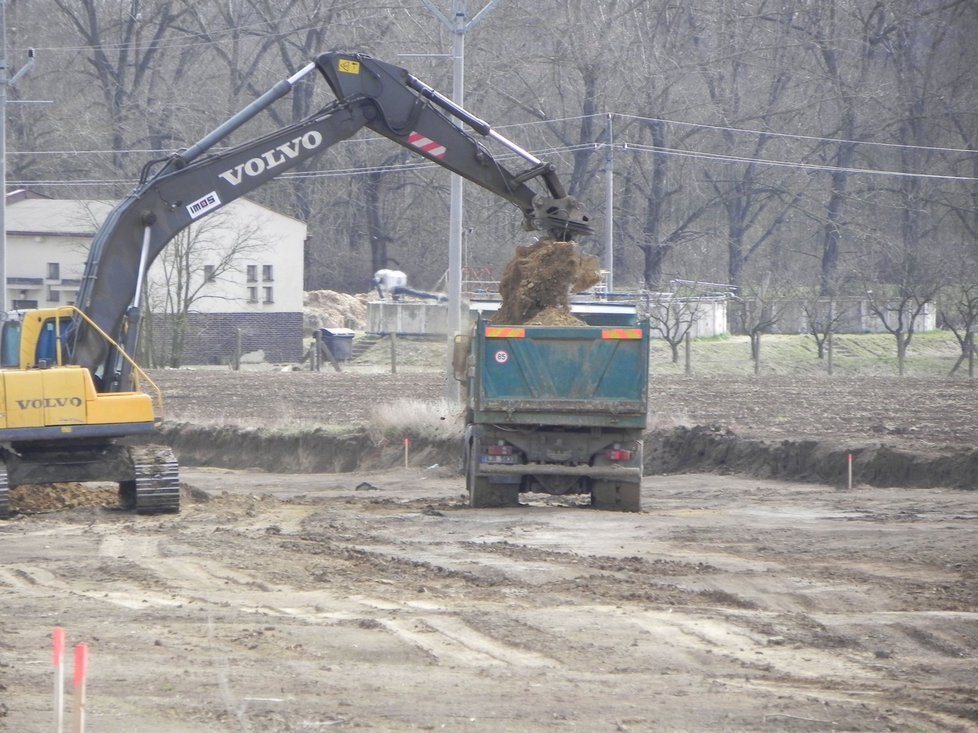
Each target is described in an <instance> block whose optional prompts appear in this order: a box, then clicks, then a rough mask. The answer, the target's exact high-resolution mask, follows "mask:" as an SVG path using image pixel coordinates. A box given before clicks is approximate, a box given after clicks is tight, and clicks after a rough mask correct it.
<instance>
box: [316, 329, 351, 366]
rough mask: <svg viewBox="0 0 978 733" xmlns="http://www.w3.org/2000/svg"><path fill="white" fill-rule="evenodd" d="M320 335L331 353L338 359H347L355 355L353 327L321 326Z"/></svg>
mask: <svg viewBox="0 0 978 733" xmlns="http://www.w3.org/2000/svg"><path fill="white" fill-rule="evenodd" d="M319 333H320V337H321V338H322V340H323V343H324V344H326V348H328V349H329V353H331V354H332V355H333V358H334V359H336V361H347V360H348V359H350V358H351V357H352V356H353V335H354V333H355V332H354V330H353V329H352V328H321V329H319Z"/></svg>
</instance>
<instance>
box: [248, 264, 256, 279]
mask: <svg viewBox="0 0 978 733" xmlns="http://www.w3.org/2000/svg"><path fill="white" fill-rule="evenodd" d="M248 282H250V283H254V282H258V265H248Z"/></svg>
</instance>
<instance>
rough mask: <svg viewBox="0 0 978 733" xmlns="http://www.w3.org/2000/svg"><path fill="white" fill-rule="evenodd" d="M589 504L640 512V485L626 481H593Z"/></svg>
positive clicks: (603, 507)
mask: <svg viewBox="0 0 978 733" xmlns="http://www.w3.org/2000/svg"><path fill="white" fill-rule="evenodd" d="M591 506H592V507H594V508H595V509H610V510H613V511H619V512H640V511H642V485H641V484H636V483H630V482H626V481H621V482H619V481H595V482H594V483H593V485H592V486H591Z"/></svg>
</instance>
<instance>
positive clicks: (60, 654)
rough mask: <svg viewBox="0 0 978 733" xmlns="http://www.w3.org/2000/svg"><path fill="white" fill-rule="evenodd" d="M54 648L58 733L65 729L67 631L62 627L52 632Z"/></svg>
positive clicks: (55, 704) (55, 716)
mask: <svg viewBox="0 0 978 733" xmlns="http://www.w3.org/2000/svg"><path fill="white" fill-rule="evenodd" d="M51 641H52V642H53V646H54V725H55V728H54V729H55V731H56V732H57V733H62V732H63V731H64V727H65V684H64V679H65V630H64V629H62V628H61V627H60V626H59V627H57V628H55V629H54V630H53V631H52V632H51Z"/></svg>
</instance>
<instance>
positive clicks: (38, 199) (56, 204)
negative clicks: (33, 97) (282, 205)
mask: <svg viewBox="0 0 978 733" xmlns="http://www.w3.org/2000/svg"><path fill="white" fill-rule="evenodd" d="M116 203H118V202H116V201H101V200H97V199H52V198H46V197H43V196H39V195H37V194H33V193H32V192H27V191H12V192H10V193H8V194H7V208H6V213H5V221H6V227H7V234H13V235H21V236H54V237H87V238H91V237H93V236H94V235H95V232H96V230H97V229H98V227H99V225H100V224H101V223H102V221H103V220H104V219H105V217H106V216H107V215H108V213H109V212H110V211H111V210H112V207H113V206H115V205H116ZM231 206H234V207H237V208H239V209H244V210H247V209H253V210H263V211H265V212H267V213H268V214H269V215H271V216H276V217H282V218H285V219H292V220H293V221H298V220H296V219H293V217H290V216H286V215H285V214H280V213H278V212H277V211H273V210H272V209H269V208H267V207H265V206H261V205H260V204H256V203H254V202H253V201H248V200H247V199H237V200H236V201H232V202H230V203H229V204H228V207H231Z"/></svg>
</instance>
